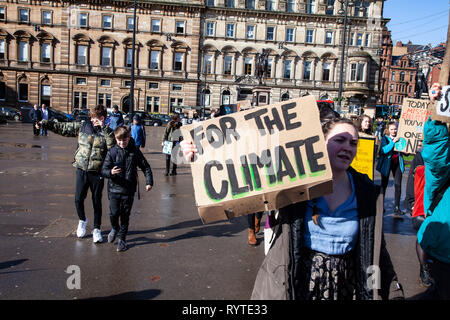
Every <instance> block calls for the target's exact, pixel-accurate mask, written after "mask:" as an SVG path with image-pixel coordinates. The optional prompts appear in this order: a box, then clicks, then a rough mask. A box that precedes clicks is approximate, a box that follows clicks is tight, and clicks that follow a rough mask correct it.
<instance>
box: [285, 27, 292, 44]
mask: <svg viewBox="0 0 450 320" xmlns="http://www.w3.org/2000/svg"><path fill="white" fill-rule="evenodd" d="M286 42H294V29H293V28H287V29H286Z"/></svg>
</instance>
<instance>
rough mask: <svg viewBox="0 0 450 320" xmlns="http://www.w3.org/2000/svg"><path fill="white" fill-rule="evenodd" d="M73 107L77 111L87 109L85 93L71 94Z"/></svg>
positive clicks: (76, 92)
mask: <svg viewBox="0 0 450 320" xmlns="http://www.w3.org/2000/svg"><path fill="white" fill-rule="evenodd" d="M73 107H74V108H78V109H87V92H78V91H75V92H74V93H73Z"/></svg>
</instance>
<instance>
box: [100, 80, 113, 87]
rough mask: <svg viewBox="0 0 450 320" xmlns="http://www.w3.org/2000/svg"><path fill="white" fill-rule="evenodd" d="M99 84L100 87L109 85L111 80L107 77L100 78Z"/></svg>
mask: <svg viewBox="0 0 450 320" xmlns="http://www.w3.org/2000/svg"><path fill="white" fill-rule="evenodd" d="M100 86H102V87H111V80H109V79H101V80H100Z"/></svg>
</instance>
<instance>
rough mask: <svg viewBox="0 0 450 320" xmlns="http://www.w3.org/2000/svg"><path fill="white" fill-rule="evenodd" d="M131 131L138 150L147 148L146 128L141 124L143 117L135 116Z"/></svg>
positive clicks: (130, 127)
mask: <svg viewBox="0 0 450 320" xmlns="http://www.w3.org/2000/svg"><path fill="white" fill-rule="evenodd" d="M128 129H129V130H130V131H131V137H133V140H134V143H135V144H136V147H137V148H141V149H142V148H144V147H145V128H144V125H143V124H142V122H141V117H140V116H139V115H138V114H135V115H134V117H133V123H132V124H131V125H130V126H129V127H128Z"/></svg>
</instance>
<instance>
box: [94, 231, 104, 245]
mask: <svg viewBox="0 0 450 320" xmlns="http://www.w3.org/2000/svg"><path fill="white" fill-rule="evenodd" d="M92 238H94V243H97V242H103V237H102V233H101V231H100V229H97V228H95V229H94V230H93V231H92Z"/></svg>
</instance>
